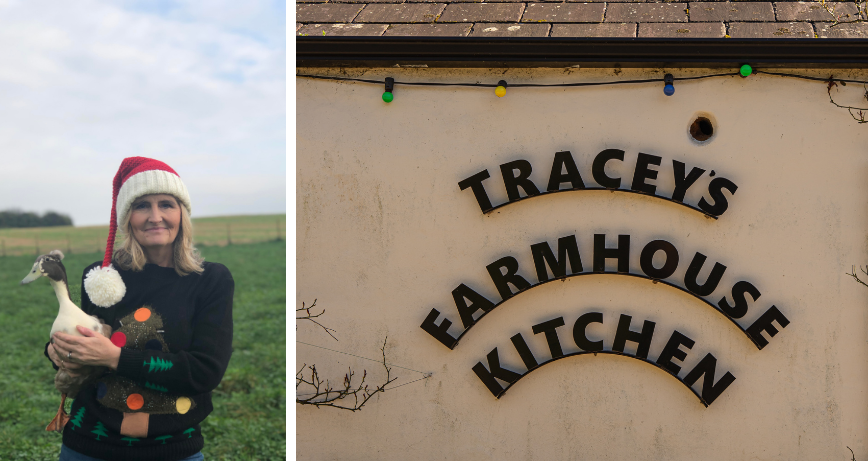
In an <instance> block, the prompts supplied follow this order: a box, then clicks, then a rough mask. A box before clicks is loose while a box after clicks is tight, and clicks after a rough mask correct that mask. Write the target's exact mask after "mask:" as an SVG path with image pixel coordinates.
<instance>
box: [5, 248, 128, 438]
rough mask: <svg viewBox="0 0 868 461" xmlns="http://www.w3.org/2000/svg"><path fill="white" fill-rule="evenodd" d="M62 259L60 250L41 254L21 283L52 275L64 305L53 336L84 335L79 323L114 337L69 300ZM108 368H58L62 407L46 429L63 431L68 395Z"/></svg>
mask: <svg viewBox="0 0 868 461" xmlns="http://www.w3.org/2000/svg"><path fill="white" fill-rule="evenodd" d="M62 259H63V253H62V252H61V251H60V250H53V251H51V252H50V253H48V254H47V255H41V256H39V257H38V258H36V262H35V263H33V268H32V269H31V270H30V273H29V274H27V277H24V280H22V281H21V284H22V285H24V284H26V283H30V282H33V281H34V280H37V279H39V278H40V277H48V280H49V281H50V282H51V287H52V288H54V294H55V295H57V302H58V303H59V304H60V310H59V311H58V313H57V318H56V319H55V320H54V324H53V325H52V326H51V333H50V334H49V337H51V336H52V335H54V333H55V332H57V331H62V332H64V333H67V334H70V335H75V336H82V335H81V333H79V332H78V329H77V328H76V326H78V325H81V326H83V327H86V328H89V329H91V330H93V331H94V332H96V333H99V334H101V335H103V336H105V337H109V336H111V327H110V326H108V325H106V324H105V322H103V321H102V320H100V319H99V318H97V317H95V316H92V315H88V314H85V313H84V311H83V310H81V308H79V307H78V306H76V305H75V303H73V302H72V300H71V299H69V283H68V281H67V278H66V268H65V267H63V263H62V262H60V261H61V260H62ZM105 370H106V369H105V367H95V366H85V367H82V368H80V369H78V370H76V372H75V376H73V375H71V374H70V373H69V372H68V371H67V369H66V368H64V367H61V368H60V369H59V370H57V374H56V375H55V376H54V387H55V388H56V389H57V390H58V391H60V394H61V399H60V408H59V409H58V410H57V415H56V416H55V417H54V419H52V420H51V422H50V423H49V424H48V426H47V427H46V428H45V430H46V431H57V432H61V431H62V430H63V427H64V426H65V425H66V422H67V421H69V415H67V414H66V411H65V410H64V408H63V405H64V403H65V402H66V397H67V396H68V395H71V396H73V397H75V396H76V395H77V394H78V391H79V390H80V389H81V388H82V387H83V386H84V385H85V384H88V383H90V382H91V381H94V380H96V379H97V378H98V377H100V376H101V375H102V374H103V373H104V372H105Z"/></svg>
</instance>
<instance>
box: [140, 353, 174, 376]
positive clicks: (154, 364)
mask: <svg viewBox="0 0 868 461" xmlns="http://www.w3.org/2000/svg"><path fill="white" fill-rule="evenodd" d="M150 359H151V361H150V363H149V362H148V361H147V360H145V364H144V366H146V367H149V368H148V373H150V372H152V371H155V370H156V371H166V370H169V369H171V368H172V366H173V365H174V364H173V363H172V362H170V361H168V360H164V359H161V358H159V357H151V358H150Z"/></svg>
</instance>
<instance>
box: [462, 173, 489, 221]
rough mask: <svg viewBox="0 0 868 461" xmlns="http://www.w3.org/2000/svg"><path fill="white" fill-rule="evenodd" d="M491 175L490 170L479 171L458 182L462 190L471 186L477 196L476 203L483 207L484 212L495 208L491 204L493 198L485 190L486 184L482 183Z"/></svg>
mask: <svg viewBox="0 0 868 461" xmlns="http://www.w3.org/2000/svg"><path fill="white" fill-rule="evenodd" d="M490 177H491V175H490V174H488V170H482V171H480V172H479V173H476V174H475V175H473V176H471V177H469V178H467V179H464V180H461V181H459V182H458V187H460V188H461V190H464V189H467V188H468V187H469V188H470V190H472V191H473V195H474V196H475V197H476V203H478V204H479V208H481V209H482V212H483V213H485V212H486V211H488V210H490V209H491V208H493V207H492V206H491V200H490V199H489V198H488V194H487V193H486V192H485V186H483V185H482V181H485V180H486V179H488V178H490Z"/></svg>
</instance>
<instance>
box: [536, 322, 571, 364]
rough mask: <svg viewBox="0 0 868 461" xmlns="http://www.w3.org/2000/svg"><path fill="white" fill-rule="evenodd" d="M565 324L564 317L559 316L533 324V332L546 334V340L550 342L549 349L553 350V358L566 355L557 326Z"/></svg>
mask: <svg viewBox="0 0 868 461" xmlns="http://www.w3.org/2000/svg"><path fill="white" fill-rule="evenodd" d="M562 326H564V318H563V317H558V318H556V319H551V320H549V321H547V322H543V323H539V324H536V325H534V326H533V334H535V335H536V334H540V333H545V334H546V342H548V343H549V350H550V351H551V352H552V359H556V358H558V357H563V356H564V350H563V349H561V342H560V340H558V331H557V330H556V329H555V328H557V327H562Z"/></svg>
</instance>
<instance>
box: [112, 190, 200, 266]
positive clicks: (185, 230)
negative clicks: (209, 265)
mask: <svg viewBox="0 0 868 461" xmlns="http://www.w3.org/2000/svg"><path fill="white" fill-rule="evenodd" d="M175 202H176V203H177V204H178V207H179V208H181V226H180V227H179V228H178V235H177V236H176V237H175V243H173V245H172V247H173V250H174V263H175V272H177V273H178V275H180V276H185V275H188V274H191V273H193V272H195V273H197V274H201V273H202V272H203V271H204V270H205V268H203V267H202V262H203V261H204V259H203V258H202V255H200V254H199V250H197V249H196V247H194V246H193V222H192V221H191V220H190V214H189V213H188V212H187V207H185V206H184V205H182V204H181V202H180V201H178V199H177V198H175ZM130 216H132V213H127V214H126V216H125V217H124V220H123V222H121V225H120V226H118V230H119V231H120V234H121V236H122V238H123V240H122V241H121V245H120V247H116V248H115V252H114V255H112V259H113V260H114V262H115V264H117V265H118V267H120V268H121V269H124V270H132V271H141V270H142V269H144V268H145V263H147V262H148V261H147V258H146V257H145V252H144V250H142V246H141V245H139V242H137V241H136V239H135V237H134V236H133V232H132V227H131V226H130Z"/></svg>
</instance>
